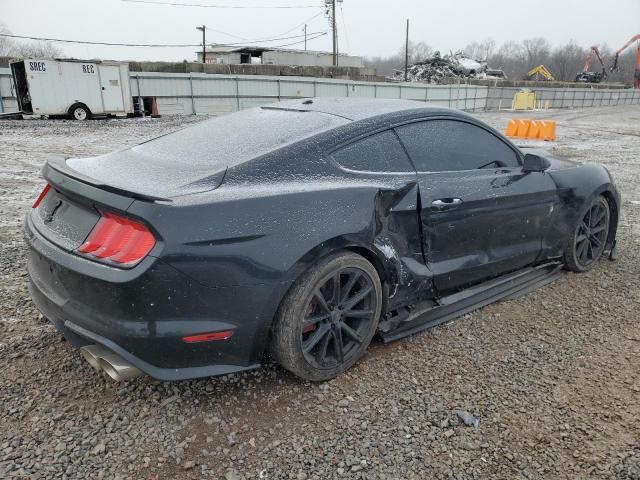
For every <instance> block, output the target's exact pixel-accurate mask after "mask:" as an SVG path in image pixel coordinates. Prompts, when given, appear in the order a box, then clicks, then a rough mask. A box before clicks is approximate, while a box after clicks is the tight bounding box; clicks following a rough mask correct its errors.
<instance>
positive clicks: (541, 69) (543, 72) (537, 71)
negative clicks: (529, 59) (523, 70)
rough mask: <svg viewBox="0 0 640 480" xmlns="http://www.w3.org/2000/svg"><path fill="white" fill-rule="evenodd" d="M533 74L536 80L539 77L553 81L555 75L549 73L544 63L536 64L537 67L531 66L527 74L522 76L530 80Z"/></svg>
mask: <svg viewBox="0 0 640 480" xmlns="http://www.w3.org/2000/svg"><path fill="white" fill-rule="evenodd" d="M534 75H535V79H534V80H538V78H539V77H542V78H544V79H545V80H547V81H550V82H553V81H554V80H555V77H554V76H553V75H551V72H550V71H549V70H547V67H545V66H544V65H538V66H537V67H533V68H532V69H531V70H529V71H528V72H527V75H526V76H525V77H524V79H525V80H531V77H533V76H534Z"/></svg>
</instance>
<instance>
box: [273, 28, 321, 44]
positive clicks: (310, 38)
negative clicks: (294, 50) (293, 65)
mask: <svg viewBox="0 0 640 480" xmlns="http://www.w3.org/2000/svg"><path fill="white" fill-rule="evenodd" d="M328 33H329V32H322V33H319V34H317V35H316V36H315V37H309V38H307V41H308V42H310V41H311V40H315V39H316V38H318V37H322V36H324V35H327V34H328ZM301 43H304V40H299V41H297V42H293V43H285V44H284V45H273V46H271V47H270V48H282V47H290V46H291V45H299V44H301Z"/></svg>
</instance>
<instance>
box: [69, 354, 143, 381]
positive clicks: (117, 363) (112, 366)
mask: <svg viewBox="0 0 640 480" xmlns="http://www.w3.org/2000/svg"><path fill="white" fill-rule="evenodd" d="M80 352H81V353H82V356H83V357H84V358H85V359H86V360H87V362H89V364H90V365H91V366H92V367H93V368H95V369H96V370H102V371H104V372H105V373H106V374H107V375H109V376H110V377H111V378H112V379H113V380H115V381H116V382H121V381H123V380H129V379H131V378H135V377H139V376H141V375H142V372H141V371H140V370H139V369H138V368H136V367H134V366H133V365H131V364H130V363H129V362H127V361H126V360H125V359H123V358H122V357H121V356H120V355H118V354H117V353H115V352H113V351H111V350H109V349H108V348H106V347H103V346H102V345H87V346H85V347H82V348H81V349H80Z"/></svg>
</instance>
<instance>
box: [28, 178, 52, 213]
mask: <svg viewBox="0 0 640 480" xmlns="http://www.w3.org/2000/svg"><path fill="white" fill-rule="evenodd" d="M49 190H51V184H49V183H47V184H46V185H45V186H44V188H43V189H42V192H40V195H38V198H36V201H35V202H33V205H31V208H38V205H40V203H41V202H42V200H44V197H46V196H47V193H49Z"/></svg>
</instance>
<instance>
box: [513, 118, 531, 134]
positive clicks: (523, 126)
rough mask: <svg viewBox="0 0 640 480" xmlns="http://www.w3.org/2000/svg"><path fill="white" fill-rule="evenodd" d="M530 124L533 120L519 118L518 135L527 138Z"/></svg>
mask: <svg viewBox="0 0 640 480" xmlns="http://www.w3.org/2000/svg"><path fill="white" fill-rule="evenodd" d="M530 126H531V120H518V130H517V132H516V137H518V138H527V133H528V132H529V127H530Z"/></svg>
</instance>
